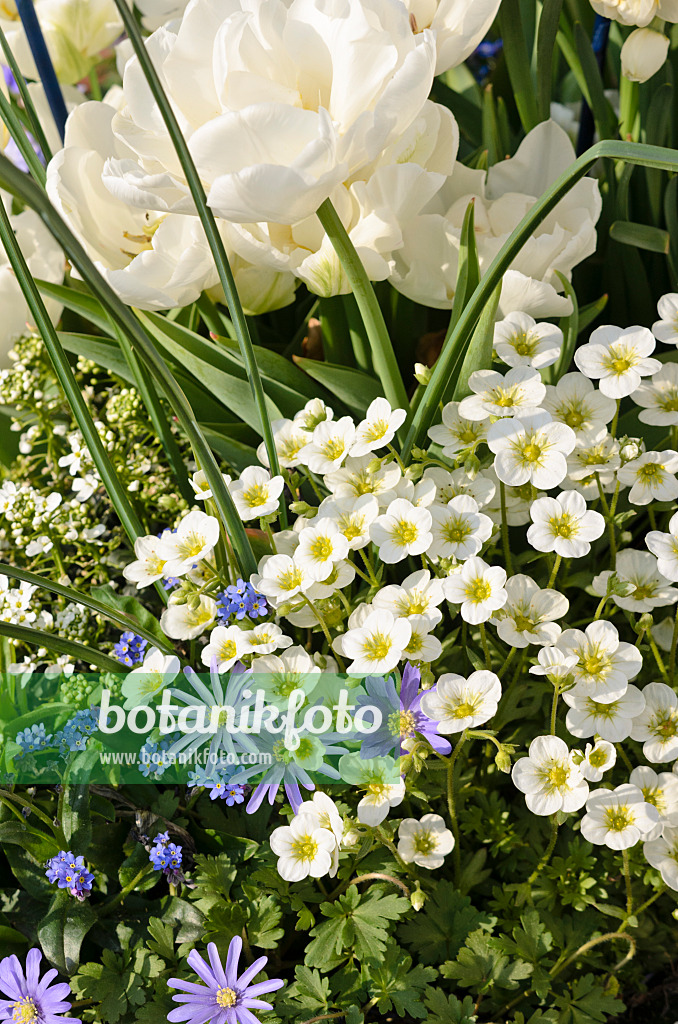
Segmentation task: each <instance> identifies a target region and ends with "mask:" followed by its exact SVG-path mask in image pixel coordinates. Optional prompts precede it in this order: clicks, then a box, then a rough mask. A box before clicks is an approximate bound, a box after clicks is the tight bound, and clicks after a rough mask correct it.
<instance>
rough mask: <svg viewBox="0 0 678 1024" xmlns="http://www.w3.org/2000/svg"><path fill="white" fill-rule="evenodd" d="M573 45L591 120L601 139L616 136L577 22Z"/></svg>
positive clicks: (593, 57)
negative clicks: (583, 81) (582, 77)
mask: <svg viewBox="0 0 678 1024" xmlns="http://www.w3.org/2000/svg"><path fill="white" fill-rule="evenodd" d="M574 43H575V46H576V49H577V56H578V57H579V65H580V67H581V72H582V74H583V76H584V80H585V82H586V94H587V95H586V98H587V101H588V105H589V107H590V108H591V110H592V112H593V119H594V121H595V123H596V128H597V129H598V135H599V136H600V138H601V139H610V138H612V137H613V136H614V135H615V134H616V127H617V119H616V117H615V114H614V111H613V110H612V107H611V106H610V103H609V101H608V99H607V97H606V96H605V88H604V85H603V80H602V78H601V74H600V68H599V67H598V61H597V60H596V55H595V54H594V52H593V48H592V46H591V41H590V39H589V37H588V34H587V33H586V31H585V30H584V28H583V27H582V25H581V24H580V22H577V23H576V25H575V26H574Z"/></svg>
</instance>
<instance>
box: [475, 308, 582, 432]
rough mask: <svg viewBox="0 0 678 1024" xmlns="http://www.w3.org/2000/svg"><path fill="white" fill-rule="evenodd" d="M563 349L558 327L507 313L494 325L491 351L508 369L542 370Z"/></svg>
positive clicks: (524, 314) (540, 403)
mask: <svg viewBox="0 0 678 1024" xmlns="http://www.w3.org/2000/svg"><path fill="white" fill-rule="evenodd" d="M562 347H563V332H562V331H561V329H560V327H556V326H555V325H554V324H548V323H543V324H538V323H537V321H536V320H534V319H533V318H532V317H531V316H528V315H527V313H509V314H508V316H507V317H505V318H504V319H503V320H500V321H499V322H498V323H496V324H495V325H494V350H495V352H496V353H497V356H498V357H499V359H501V361H502V363H506V364H507V365H508V366H533V367H534V369H535V370H543V369H544V367H546V366H552V365H553V363H555V362H556V360H557V359H558V357H559V355H560V350H561V349H562ZM538 404H539V405H542V404H543V403H542V402H539V403H538ZM571 425H572V424H570V426H571Z"/></svg>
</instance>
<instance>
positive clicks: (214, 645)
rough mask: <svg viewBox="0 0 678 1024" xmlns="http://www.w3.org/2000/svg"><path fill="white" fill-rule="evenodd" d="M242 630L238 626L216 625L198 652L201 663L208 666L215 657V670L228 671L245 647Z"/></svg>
mask: <svg viewBox="0 0 678 1024" xmlns="http://www.w3.org/2000/svg"><path fill="white" fill-rule="evenodd" d="M244 632H245V631H244V630H242V629H241V628H240V626H216V628H215V629H213V630H212V632H211V633H210V639H209V643H208V644H206V645H205V647H203V649H202V651H201V652H200V660H201V661H202V663H203V665H205V666H207V668H210V666H211V664H212V659H213V658H216V659H217V672H228V670H229V668H233V666H234V665H235V663H236V661H238V660H239V658H240V656H241V654H243V652H244V649H245V644H244V643H243V634H244Z"/></svg>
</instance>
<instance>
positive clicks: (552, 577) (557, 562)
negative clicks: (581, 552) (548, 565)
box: [546, 555, 563, 589]
mask: <svg viewBox="0 0 678 1024" xmlns="http://www.w3.org/2000/svg"><path fill="white" fill-rule="evenodd" d="M562 560H563V558H562V555H556V559H555V562H554V563H553V569H552V570H551V575H550V577H549V581H548V583H547V585H546V586H547V589H550V588H551V587H552V586H553V584H554V583H555V582H556V576H557V575H558V570H559V569H560V563H561V562H562Z"/></svg>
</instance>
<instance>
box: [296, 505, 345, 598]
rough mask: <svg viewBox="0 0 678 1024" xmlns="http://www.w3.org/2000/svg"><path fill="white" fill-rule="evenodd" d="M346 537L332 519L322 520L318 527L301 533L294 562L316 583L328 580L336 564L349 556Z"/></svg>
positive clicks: (309, 528)
mask: <svg viewBox="0 0 678 1024" xmlns="http://www.w3.org/2000/svg"><path fill="white" fill-rule="evenodd" d="M348 551H349V547H348V541H347V540H346V537H344V535H343V533H341V532H340V530H339V527H338V525H337V524H336V523H335V522H334V520H332V519H322V520H320V521H319V522H318V524H317V525H313V526H307V527H306V528H305V529H304V530H302V531H301V534H300V537H299V546H298V548H297V550H296V551H295V552H294V561H295V563H296V565H300V566H301V568H302V569H303V570H304V572H305V573H306V575H307V576H308V577H309V578H310V579H312V580H313V581H314V582H316V583H319V582H320V581H321V580H326V579H327V577H328V576H329V575H330V573H331V572H332V569H333V568H334V565H335V563H336V562H341V561H342V559H344V558H346V556H347V555H348Z"/></svg>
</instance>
